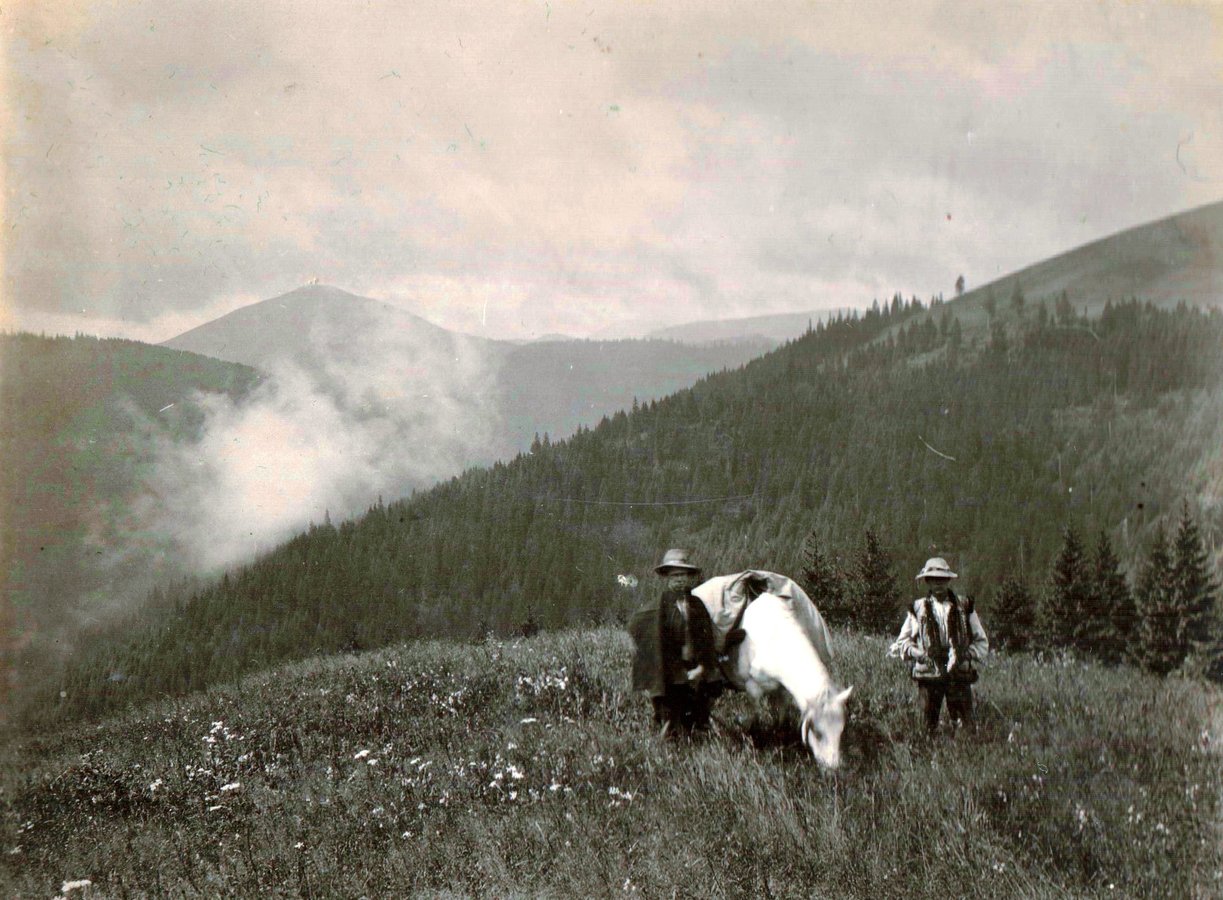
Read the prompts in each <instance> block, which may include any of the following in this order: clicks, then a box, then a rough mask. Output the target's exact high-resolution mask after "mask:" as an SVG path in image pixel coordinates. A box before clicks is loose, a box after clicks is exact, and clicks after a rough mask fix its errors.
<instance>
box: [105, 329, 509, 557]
mask: <svg viewBox="0 0 1223 900" xmlns="http://www.w3.org/2000/svg"><path fill="white" fill-rule="evenodd" d="M375 327H377V326H376V325H375ZM378 333H380V335H381V339H380V340H377V341H366V342H363V343H362V344H361V346H360V347H359V348H356V347H348V346H345V345H344V342H346V341H348V339H349V337H350V333H349V331H348V330H346V329H337V330H332V329H330V328H328V327H326V326H319V325H317V324H316V326H315V328H314V329H313V331H312V332H311V334H310V341H311V344H312V354H311V355H312V357H313V358H314V359H317V360H322V361H325V363H324V365H323V366H322V367H321V368H314V367H313V366H307V365H303V364H301V363H295V362H292V361H289V360H283V361H280V362H277V363H275V364H274V365H273V366H272V367H271V373H270V376H269V377H268V378H267V379H266V380H265V381H264V382H263V383H261V384H260V385H259V386H258V387H257V388H256V389H255V391H254V392H253V394H252V395H251V396H250V397H248V398H246V399H245V400H243V401H242V402H240V403H235V402H234V401H233V400H231V399H230V398H229V397H228V396H225V395H216V394H214V395H207V396H199V397H197V398H195V402H196V403H197V404H198V405H199V407H200V408H201V409H202V411H203V416H204V421H203V426H202V429H201V432H200V436H199V438H198V439H197V440H194V441H191V442H189V443H176V442H173V441H171V440H170V439H169V438H168V437H167V435H166V433H165V432H164V431H163V430H162V428H161V427H160V425H159V424H158V423H156V422H151V421H146V423H145V428H144V430H143V439H142V442H143V444H144V448H145V453H146V455H147V456H148V457H149V459H150V464H149V466H148V472H149V474H148V476H147V478H146V479H145V480H144V483H143V484H142V485H141V489H140V491H139V492H138V493H137V494H136V495H135V496H134V497H126V498H123V500H122V501H121V502H120V503H119V504H117V505H116V508H114V509H111V510H108V511H106V514H105V515H104V516H102V517H100V519H101V520H105V521H107V522H112V521H113V522H114V524H113V525H106V526H102V525H100V524H99V525H97V526H95V528H96V534H95V542H96V543H97V545H98V546H99V547H100V548H108V552H112V553H113V554H114V559H113V561H112V564H113V565H115V566H116V567H117V566H118V565H120V564H130V563H131V562H132V561H133V559H140V560H143V561H144V562H145V564H146V565H149V564H150V563H153V562H155V561H156V562H157V563H158V565H155V566H150V567H151V568H154V569H158V568H159V569H161V574H162V575H163V576H164V574H165V570H166V569H169V571H171V572H177V573H184V572H190V573H211V572H216V571H219V570H220V569H222V568H224V567H226V566H230V565H233V564H237V563H241V562H245V561H247V560H249V559H250V558H251V557H252V556H253V555H254V554H255V553H257V552H259V551H261V550H267V549H271V548H272V547H274V546H275V545H276V544H277V543H279V542H280V541H282V540H285V539H287V538H289V537H291V536H292V535H294V534H296V533H298V532H300V531H301V530H302V529H304V528H305V527H306V526H307V525H308V524H309V523H311V522H314V523H321V522H323V520H324V518H325V517H326V516H328V515H330V517H331V518H332V519H333V520H336V521H339V520H341V519H344V518H348V517H350V516H353V515H356V514H358V513H360V512H363V511H364V510H366V509H368V508H369V506H370V505H371V504H372V503H373V502H374V500H375V498H377V497H378V496H379V495H381V496H384V497H386V498H387V499H394V498H398V497H400V496H403V495H406V494H408V493H410V492H411V490H412V489H414V488H419V487H424V486H427V485H429V484H432V483H435V482H436V481H438V480H440V479H442V478H446V477H450V476H451V475H453V474H454V473H455V472H457V471H460V470H461V469H462V468H464V467H465V466H468V465H471V464H474V463H475V462H483V461H487V460H488V459H489V458H490V457H491V456H492V455H495V454H497V453H500V452H502V451H503V449H504V448H502V447H500V446H498V445H497V444H496V442H495V440H494V438H495V435H496V433H497V432H496V428H497V422H498V420H497V412H496V406H495V404H496V393H495V392H496V384H495V377H496V360H494V359H491V358H490V357H489V356H488V354H487V352H486V348H485V347H484V346H483V345H479V344H477V343H476V342H475V341H473V340H463V339H458V340H456V341H454V342H453V343H447V342H444V341H438V340H436V339H435V337H433V336H431V335H428V334H424V333H417V334H406V333H404V332H403V331H402V330H393V329H391V328H390V327H385V328H382V329H381V331H380V332H378Z"/></svg>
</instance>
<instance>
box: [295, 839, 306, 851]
mask: <svg viewBox="0 0 1223 900" xmlns="http://www.w3.org/2000/svg"><path fill="white" fill-rule="evenodd" d="M305 846H306V845H305V843H303V842H302V841H298V842H297V843H296V844H294V845H293V849H294V850H302V849H304V848H305Z"/></svg>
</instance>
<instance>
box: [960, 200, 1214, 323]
mask: <svg viewBox="0 0 1223 900" xmlns="http://www.w3.org/2000/svg"><path fill="white" fill-rule="evenodd" d="M1016 283H1018V285H1019V286H1020V288H1021V289H1022V290H1023V292H1024V294H1025V295H1026V296H1027V298H1028V299H1038V298H1042V297H1056V296H1059V295H1060V294H1061V293H1062V292H1063V291H1065V292H1066V294H1067V296H1068V298H1069V300H1070V302H1071V303H1073V304H1074V305H1075V306H1076V308H1078V309H1079V311H1080V312H1089V313H1094V312H1097V311H1099V310H1100V309H1101V308H1103V306H1104V304H1105V303H1106V302H1107V301H1108V300H1112V301H1114V302H1116V301H1119V300H1128V299H1130V298H1132V297H1136V298H1138V299H1139V300H1143V301H1147V302H1150V303H1152V304H1154V305H1155V306H1174V305H1176V304H1177V303H1178V302H1180V301H1182V300H1183V301H1185V302H1186V303H1188V304H1189V305H1190V306H1204V307H1212V306H1223V201H1220V202H1218V203H1211V204H1208V205H1206V206H1199V207H1197V208H1195V209H1191V210H1188V211H1186V212H1182V213H1177V214H1176V215H1172V216H1168V217H1166V218H1163V219H1159V220H1157V221H1154V222H1148V223H1146V224H1145V225H1138V226H1135V227H1133V228H1127V229H1126V230H1124V231H1121V232H1118V233H1117V234H1113V235H1109V236H1108V237H1104V238H1100V239H1099V240H1095V241H1092V242H1090V243H1088V244H1084V245H1082V246H1081V247H1076V248H1074V249H1073V250H1068V251H1066V252H1065V253H1060V254H1058V255H1057V256H1054V257H1051V258H1050V259H1047V260H1043V261H1041V262H1038V263H1035V264H1033V265H1030V266H1026V267H1024V268H1022V269H1019V270H1018V271H1016V272H1012V273H1011V274H1009V275H1004V276H1002V277H1000V278H995V279H993V280H991V281H988V282H986V283H985V284H983V285H980V286H979V287H976V288H974V289H973V290H971V291H968V292H966V293H965V294H964V296H963V298H961V299H963V300H965V301H974V300H975V301H980V300H983V299H984V298H985V297H986V296H987V295H989V294H990V293H992V294H993V295H994V297H995V299H996V301H997V302H998V303H999V304H1002V303H1005V302H1006V301H1007V300H1008V299H1009V297H1010V295H1011V291H1012V290H1013V288H1014V285H1015V284H1016Z"/></svg>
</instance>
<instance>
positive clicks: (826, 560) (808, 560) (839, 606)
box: [799, 531, 857, 628]
mask: <svg viewBox="0 0 1223 900" xmlns="http://www.w3.org/2000/svg"><path fill="white" fill-rule="evenodd" d="M799 578H800V581H801V583H802V586H803V590H805V591H806V592H807V596H808V597H810V598H811V602H812V603H814V604H815V608H816V609H818V610H819V611H820V614H821V615H822V616H823V617H824V618H825V619H826V620H827V621H828V623H829V624H830V625H832V626H833V627H834V628H835V627H837V626H841V627H845V626H856V625H857V622H856V621H855V617H854V615H853V612H854V610H853V607H852V606H851V605H850V603H849V594H848V591H847V590H846V585H845V575H844V574H843V573H842V572H841V569H840V567H839V566H838V565H837V563H836V560H835V559H833V558H832V556H830V555H829V554H828V553H827V552H826V551H825V550H824V548H823V546H822V545H821V542H820V539H819V537H818V536H817V535H816V533H815V532H814V531H812V532H811V533H809V534H808V535H807V537H806V538H805V539H804V540H803V547H802V568H801V570H800V574H799Z"/></svg>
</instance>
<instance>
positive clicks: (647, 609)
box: [628, 591, 718, 697]
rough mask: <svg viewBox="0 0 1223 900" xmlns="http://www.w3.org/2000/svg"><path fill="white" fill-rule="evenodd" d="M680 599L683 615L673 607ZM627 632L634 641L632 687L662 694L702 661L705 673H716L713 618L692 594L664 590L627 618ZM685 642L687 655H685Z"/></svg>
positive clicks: (679, 681) (684, 679)
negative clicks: (654, 599)
mask: <svg viewBox="0 0 1223 900" xmlns="http://www.w3.org/2000/svg"><path fill="white" fill-rule="evenodd" d="M677 598H679V599H683V600H684V602H685V604H686V605H685V609H686V610H687V613H688V616H687V623H686V627H685V621H684V616H683V615H681V614H680V611H679V609H678V608H677V607H676V600H677ZM628 631H629V635H631V636H632V638H633V643H634V644H635V645H636V653H635V654H634V656H633V690H635V691H648V692H649V694H650V696H651V697H661V696H664V695H665V694H666V693H667V688H668V687H669V686H670V685H673V684H687V683H688V679H687V673H688V670H689V669H692V668H695V667H696V666H698V665H704V666H705V671H706V673H707V676H708V677H710V678H713V677H716V675H717V672H718V657H717V653H716V651H715V650H714V641H713V622H712V621H710V619H709V611H708V610H707V609H706V608H705V604H704V603H702V602H701V601H700V600H699V599H698V598H697V597H696V596H695V595H693V594H691V593H689V594H687V596H686V597H685V596H684V595H682V594H678V592H676V591H663V592H662V596H661V597H660V598H659V600H658V603H656V604H654V605H652V606H644V607H642V608H641V609H639V610H637V612H635V613H633V616H632V618H631V619H630V620H629V626H628ZM685 645H687V647H688V658H687V659H685V658H684V648H685Z"/></svg>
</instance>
